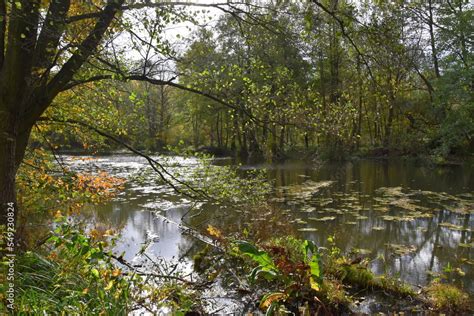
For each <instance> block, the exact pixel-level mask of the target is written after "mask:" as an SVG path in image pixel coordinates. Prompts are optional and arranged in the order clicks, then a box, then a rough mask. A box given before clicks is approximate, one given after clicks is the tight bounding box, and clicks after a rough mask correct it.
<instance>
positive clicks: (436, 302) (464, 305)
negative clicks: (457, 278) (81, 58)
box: [425, 281, 471, 313]
mask: <svg viewBox="0 0 474 316" xmlns="http://www.w3.org/2000/svg"><path fill="white" fill-rule="evenodd" d="M425 291H426V294H427V298H428V303H429V304H430V305H431V306H432V307H433V308H435V309H436V310H439V311H444V312H448V313H456V312H459V313H460V312H463V311H464V312H465V311H467V310H469V309H470V308H471V306H470V303H469V295H468V294H467V293H465V292H464V291H462V290H461V289H459V288H457V287H455V286H454V285H451V284H445V283H441V282H439V281H435V282H432V283H431V284H430V285H429V286H428V287H426V289H425Z"/></svg>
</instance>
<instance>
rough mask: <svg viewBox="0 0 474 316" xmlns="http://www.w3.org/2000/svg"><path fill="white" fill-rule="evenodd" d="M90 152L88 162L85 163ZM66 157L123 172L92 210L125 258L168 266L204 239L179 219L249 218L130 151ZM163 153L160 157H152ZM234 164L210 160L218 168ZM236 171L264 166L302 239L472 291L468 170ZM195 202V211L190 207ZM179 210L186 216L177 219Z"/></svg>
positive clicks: (379, 165)
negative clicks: (161, 177)
mask: <svg viewBox="0 0 474 316" xmlns="http://www.w3.org/2000/svg"><path fill="white" fill-rule="evenodd" d="M83 158H87V159H83ZM89 158H90V157H77V156H76V157H74V156H64V157H63V159H64V160H65V161H66V162H67V163H68V164H70V165H71V167H72V168H74V169H76V170H82V171H87V172H96V171H98V170H105V171H107V172H108V173H110V174H111V175H114V176H120V177H127V178H129V179H130V180H129V181H128V182H127V184H126V187H125V190H124V191H123V192H121V193H120V194H119V196H117V198H115V199H114V200H112V201H110V202H108V203H107V204H105V205H99V206H89V207H88V208H87V213H88V214H90V215H91V220H92V221H94V222H95V223H96V224H97V225H98V226H100V225H102V226H104V227H107V228H113V229H115V230H116V231H118V232H120V238H119V240H118V241H117V244H116V246H115V249H114V250H115V251H116V252H117V253H123V254H124V258H125V259H127V260H129V261H134V260H135V261H137V260H140V254H141V253H143V252H145V253H146V254H147V255H148V256H151V257H153V258H155V259H157V260H159V259H164V260H167V261H168V262H172V261H173V260H178V259H184V262H187V263H188V264H187V265H186V264H185V268H184V269H189V270H191V269H192V265H191V263H190V260H187V259H190V258H191V256H192V255H193V254H194V253H196V252H197V251H199V250H200V249H201V248H202V246H203V243H202V242H201V241H199V240H198V239H196V238H195V237H193V236H190V235H189V234H186V233H183V229H182V227H180V226H179V224H181V223H183V222H185V223H186V224H188V225H189V226H191V227H193V228H197V229H202V228H203V227H204V228H205V227H206V226H207V224H208V223H211V224H212V223H217V224H219V225H220V226H223V225H224V226H225V225H226V224H228V225H234V224H235V223H236V222H238V223H242V222H245V220H248V218H250V217H249V216H248V214H247V215H246V214H245V212H242V211H241V210H240V211H239V210H234V209H231V208H224V207H222V206H215V205H211V204H202V203H199V204H195V203H193V201H190V200H189V199H188V198H185V197H182V196H179V195H177V194H176V193H175V192H174V191H173V190H172V188H170V187H168V186H165V185H163V184H161V183H160V182H159V181H155V179H156V178H157V177H156V175H150V174H147V175H143V171H144V170H146V169H148V167H147V162H146V161H145V160H144V159H143V158H140V157H136V156H130V155H112V156H100V157H94V159H92V160H90V159H89ZM157 159H160V158H157ZM170 160H171V161H172V162H173V163H172V164H170V166H169V169H170V170H171V171H179V172H180V174H186V173H189V172H190V170H192V169H193V168H195V167H196V166H197V165H198V163H199V162H198V161H197V160H196V159H193V158H182V157H171V158H168V160H167V161H168V163H169V161H170ZM229 163H232V161H231V160H229V159H216V160H215V164H216V165H223V164H229ZM240 169H241V172H242V173H243V174H244V173H245V171H246V170H252V169H264V170H266V171H267V175H268V179H269V181H271V182H272V184H273V187H274V190H273V193H272V196H271V198H270V200H271V201H272V202H273V203H275V204H277V205H278V206H279V209H280V210H281V213H282V216H283V218H285V219H286V220H287V221H288V223H290V225H291V226H292V227H293V228H294V230H295V231H296V233H297V234H299V235H300V236H301V237H303V238H307V239H311V240H313V241H314V242H315V243H316V244H317V245H319V246H327V237H328V236H331V235H333V236H335V240H336V243H337V245H338V247H340V248H341V249H342V250H343V252H346V253H349V252H353V253H356V254H359V255H360V256H363V257H368V258H370V260H371V261H370V267H371V269H372V270H373V271H374V272H375V273H377V274H382V273H386V272H387V273H389V274H390V275H392V276H396V277H399V278H400V279H402V280H404V281H406V282H408V283H410V284H413V285H425V284H427V283H429V281H430V280H431V279H432V278H434V277H436V276H438V275H439V274H440V273H443V274H445V276H447V277H448V278H450V279H452V280H453V281H454V282H455V283H457V284H458V285H460V286H462V287H463V288H464V289H465V290H467V291H468V292H470V293H471V294H472V293H474V281H473V279H474V269H473V264H474V240H473V230H474V225H473V224H474V215H473V214H474V177H473V176H474V167H473V165H469V164H465V165H453V166H434V165H433V166H429V165H428V166H427V165H426V164H419V163H416V162H414V161H410V160H401V159H399V160H359V161H353V162H346V163H337V164H335V163H334V164H333V163H331V164H316V163H314V164H312V163H307V162H301V161H289V162H285V163H277V164H250V165H242V166H241V167H240ZM191 207H192V210H191V211H190V210H189V209H190V208H191ZM183 215H185V217H184V219H182V217H183Z"/></svg>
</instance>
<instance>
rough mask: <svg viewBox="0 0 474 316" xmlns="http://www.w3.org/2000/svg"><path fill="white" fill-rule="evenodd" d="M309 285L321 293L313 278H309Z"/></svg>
mask: <svg viewBox="0 0 474 316" xmlns="http://www.w3.org/2000/svg"><path fill="white" fill-rule="evenodd" d="M309 284H310V285H311V288H312V289H313V290H315V291H319V290H320V289H321V288H320V286H319V284H318V282H316V281H315V280H314V278H313V277H311V278H309Z"/></svg>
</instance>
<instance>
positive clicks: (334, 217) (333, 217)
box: [308, 216, 336, 222]
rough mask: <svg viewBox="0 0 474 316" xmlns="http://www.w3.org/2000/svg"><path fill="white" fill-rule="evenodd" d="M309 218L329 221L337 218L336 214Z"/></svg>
mask: <svg viewBox="0 0 474 316" xmlns="http://www.w3.org/2000/svg"><path fill="white" fill-rule="evenodd" d="M308 219H310V220H312V221H318V222H327V221H333V220H335V219H336V216H324V217H319V218H318V217H309V218H308Z"/></svg>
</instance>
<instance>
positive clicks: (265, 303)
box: [259, 292, 287, 310]
mask: <svg viewBox="0 0 474 316" xmlns="http://www.w3.org/2000/svg"><path fill="white" fill-rule="evenodd" d="M286 297H287V295H286V294H285V293H281V292H276V293H271V294H268V295H266V296H264V297H263V299H262V301H261V302H260V306H259V307H260V309H261V310H267V309H268V308H269V307H270V305H272V303H273V302H278V301H282V300H284V299H285V298H286Z"/></svg>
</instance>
